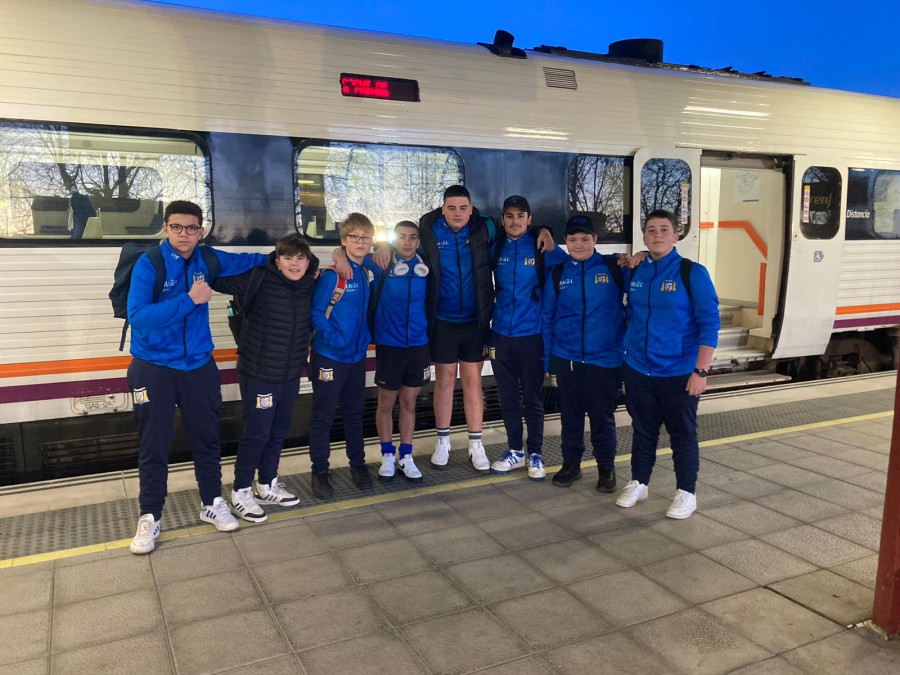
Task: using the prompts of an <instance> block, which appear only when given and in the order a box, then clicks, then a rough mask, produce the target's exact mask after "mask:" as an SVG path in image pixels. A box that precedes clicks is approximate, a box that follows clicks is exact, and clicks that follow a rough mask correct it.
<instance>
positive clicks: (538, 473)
mask: <svg viewBox="0 0 900 675" xmlns="http://www.w3.org/2000/svg"><path fill="white" fill-rule="evenodd" d="M528 477H529V478H530V479H531V480H544V478H546V477H547V472H546V471H544V458H543V457H541V456H540V455H539V454H537V453H536V452H533V453H531V454H530V455H528Z"/></svg>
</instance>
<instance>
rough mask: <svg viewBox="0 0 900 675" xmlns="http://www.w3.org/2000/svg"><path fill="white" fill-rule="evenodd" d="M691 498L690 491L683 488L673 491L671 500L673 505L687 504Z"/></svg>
mask: <svg viewBox="0 0 900 675" xmlns="http://www.w3.org/2000/svg"><path fill="white" fill-rule="evenodd" d="M690 500H691V493H690V492H687V491H685V490H678V492H676V493H675V499H674V501H673V504H672V505H673V506H687V505H688V503H689V502H690Z"/></svg>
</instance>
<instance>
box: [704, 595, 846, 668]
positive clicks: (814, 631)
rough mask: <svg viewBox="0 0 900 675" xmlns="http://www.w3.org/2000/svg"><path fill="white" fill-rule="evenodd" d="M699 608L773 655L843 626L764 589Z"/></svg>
mask: <svg viewBox="0 0 900 675" xmlns="http://www.w3.org/2000/svg"><path fill="white" fill-rule="evenodd" d="M700 609H702V610H703V611H705V612H707V613H709V614H712V615H713V616H714V617H716V618H717V619H719V620H720V621H722V622H723V623H724V624H725V625H727V626H729V627H731V628H733V629H734V630H736V631H738V632H739V633H741V634H742V635H744V636H745V637H748V638H750V639H751V640H753V641H754V642H755V643H757V644H758V645H760V646H761V647H763V648H764V649H766V650H767V651H770V652H772V653H773V654H780V653H781V652H785V651H788V650H790V649H795V648H796V647H800V646H802V645H805V644H808V643H810V642H814V641H816V640H821V639H822V638H824V637H827V636H829V635H834V634H836V633H839V632H841V631H842V630H843V629H844V627H843V626H841V625H839V624H836V623H835V622H833V621H829V620H827V619H825V618H823V617H821V616H819V615H818V614H816V613H814V612H811V611H809V610H808V609H805V608H804V607H802V606H800V605H798V604H797V603H795V602H791V601H790V600H788V599H786V598H784V597H782V596H780V595H778V594H777V593H773V592H772V591H770V590H768V589H765V588H755V589H753V590H749V591H747V592H745V593H738V594H737V595H732V596H730V597H727V598H721V599H719V600H714V601H712V602H708V603H706V604H704V605H701V606H700Z"/></svg>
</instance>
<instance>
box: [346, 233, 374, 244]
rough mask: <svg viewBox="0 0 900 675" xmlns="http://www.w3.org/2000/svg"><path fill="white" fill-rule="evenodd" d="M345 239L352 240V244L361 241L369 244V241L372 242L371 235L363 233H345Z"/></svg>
mask: <svg viewBox="0 0 900 675" xmlns="http://www.w3.org/2000/svg"><path fill="white" fill-rule="evenodd" d="M347 241H350V242H353V243H354V244H359V243H362V244H371V243H372V237H369V236H367V235H364V234H348V235H347Z"/></svg>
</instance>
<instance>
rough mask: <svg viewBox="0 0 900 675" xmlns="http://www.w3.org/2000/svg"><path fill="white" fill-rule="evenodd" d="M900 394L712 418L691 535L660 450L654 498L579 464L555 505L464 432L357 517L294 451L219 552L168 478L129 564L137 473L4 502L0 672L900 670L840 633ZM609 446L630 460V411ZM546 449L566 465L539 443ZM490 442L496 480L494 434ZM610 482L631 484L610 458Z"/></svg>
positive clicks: (852, 605) (728, 404)
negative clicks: (626, 496)
mask: <svg viewBox="0 0 900 675" xmlns="http://www.w3.org/2000/svg"><path fill="white" fill-rule="evenodd" d="M895 382H896V373H887V374H884V375H879V376H869V377H864V378H855V379H853V380H838V381H833V382H824V383H817V384H811V385H789V386H785V387H779V388H773V389H764V390H755V391H753V392H747V393H743V394H725V395H712V396H708V397H705V398H704V400H703V401H701V408H700V413H701V417H700V427H699V430H700V436H701V440H702V447H701V457H702V460H701V469H700V481H699V483H698V489H697V496H698V507H699V508H698V511H697V513H695V514H694V515H693V516H692V517H691V518H690V519H688V520H686V521H674V520H670V519H667V518H665V515H664V513H665V510H666V508H667V506H668V504H669V501H670V500H671V497H672V493H673V492H674V473H673V472H672V465H671V459H670V458H669V457H668V456H666V452H667V451H666V450H665V449H663V450H661V455H660V461H659V463H658V465H657V468H656V470H655V471H654V475H653V480H652V482H651V485H650V490H651V497H650V498H649V499H648V500H647V501H645V502H642V503H640V504H639V505H638V506H636V507H634V508H631V509H621V508H618V507H616V506H615V505H614V500H615V495H604V494H600V493H598V492H596V491H595V490H594V483H595V475H596V474H595V472H594V470H593V468H592V467H591V464H590V463H589V462H585V464H584V478H583V479H582V480H581V481H579V482H577V483H576V484H575V485H574V486H573V487H572V488H569V489H561V488H556V487H554V486H552V485H551V484H550V481H549V476H548V480H547V481H544V482H543V483H535V482H531V481H529V480H528V479H527V478H524V477H523V476H522V475H521V474H520V475H512V476H505V477H504V476H480V475H477V474H475V472H474V470H473V469H472V468H471V467H470V466H469V465H468V463H467V462H466V461H465V460H466V458H465V450H464V447H465V440H464V438H462V437H461V436H460V437H455V439H454V447H456V448H458V449H457V450H455V451H454V452H453V453H452V459H451V462H452V468H451V470H450V471H448V472H436V471H433V470H432V469H431V468H430V467H428V462H427V457H428V452H429V450H430V447H429V446H430V445H431V439H430V438H428V437H423V438H422V439H421V440H420V441H417V448H419V447H420V446H421V448H420V449H421V458H420V459H419V465H420V466H421V467H422V469H423V473H425V478H426V481H425V483H424V485H422V486H420V487H416V486H412V485H409V484H407V483H405V482H401V479H399V478H398V479H395V481H394V483H392V484H391V485H390V486H381V485H379V486H377V487H376V489H375V490H374V491H372V492H371V493H368V494H366V495H362V494H361V493H360V492H359V491H357V490H355V489H354V488H353V487H352V486H351V484H350V483H349V480H348V479H347V477H346V476H345V475H344V474H345V473H346V469H340V468H339V469H337V470H336V475H337V481H336V482H337V483H338V485H339V490H338V495H337V499H336V500H335V501H334V502H328V503H322V502H318V501H317V500H315V499H314V498H312V496H311V495H310V494H309V492H308V488H307V485H308V474H307V473H306V471H308V462H307V460H306V459H305V455H304V453H303V452H302V451H301V452H294V453H291V454H290V456H289V457H287V458H286V461H285V463H284V464H283V466H282V473H284V474H285V475H284V476H283V479H284V480H285V482H286V483H287V485H288V487H289V489H293V490H297V491H298V492H299V493H300V494H301V495H302V498H303V501H302V502H301V504H300V505H299V506H298V507H297V508H295V509H284V510H279V511H278V512H273V510H272V509H269V511H270V513H271V514H272V516H271V517H270V522H268V523H265V524H262V525H250V524H248V523H243V522H242V527H241V529H240V530H239V531H238V532H236V533H234V534H222V533H218V532H215V531H214V530H213V529H212V528H211V527H210V526H206V525H201V524H200V523H199V521H198V520H197V514H198V505H197V494H196V488H195V487H194V488H190V489H179V488H177V487H175V486H180V487H183V488H187V487H188V486H189V485H190V483H191V482H192V477H191V474H190V472H189V471H187V470H185V468H184V467H181V468H179V467H176V470H175V471H174V472H173V481H172V488H171V489H173V493H172V494H170V498H169V502H168V503H167V506H166V511H165V513H164V516H163V527H164V533H163V535H162V537H161V541H160V543H159V544H158V547H157V550H156V551H155V552H154V553H152V554H151V555H149V556H143V557H138V556H133V555H131V554H130V553H129V552H128V549H127V545H128V542H129V540H130V537H131V536H132V534H133V531H134V526H135V522H136V519H137V511H136V508H137V507H136V504H135V500H134V497H133V494H132V492H133V490H134V485H133V483H134V481H135V479H134V477H133V475H130V474H127V473H126V474H119V475H115V476H106V477H105V478H103V479H100V480H98V481H86V480H82V481H77V482H64V483H63V484H60V485H56V486H50V485H40V486H38V485H32V486H25V487H19V488H15V489H4V490H2V491H0V507H2V512H3V513H5V514H7V516H6V517H4V518H0V599H2V600H0V675H3V674H5V673H16V674H21V673H25V674H27V673H48V672H49V673H76V672H77V673H84V672H91V673H105V672H123V673H125V672H127V673H218V672H234V673H238V672H266V673H342V674H343V673H362V672H370V673H390V674H391V675H393V674H395V673H397V674H400V673H467V672H476V671H477V672H490V673H497V674H499V673H515V674H516V675H519V674H522V675H528V674H530V673H605V672H610V673H627V672H639V673H726V672H741V673H810V674H813V673H814V674H815V675H828V674H830V673H841V674H843V673H848V672H854V673H879V674H880V673H889V672H900V645H897V644H896V643H886V642H882V641H879V640H878V639H877V638H876V637H875V636H874V633H872V632H871V631H870V630H869V629H868V628H866V627H864V626H858V624H861V623H863V622H865V621H866V620H867V619H868V618H869V617H870V615H871V609H872V600H873V588H874V577H875V567H876V564H877V555H876V553H877V549H878V543H879V541H878V536H879V533H880V521H881V510H882V502H883V491H884V475H885V469H886V467H887V458H888V454H887V453H888V448H889V439H890V433H891V425H892V422H893V416H892V409H893V398H894V384H895ZM617 424H618V425H619V429H618V431H619V448H620V453H627V452H628V450H629V447H630V429H629V428H628V426H627V425H628V417H627V414H625V413H617ZM548 432H549V433H548V438H547V442H546V444H545V453H546V455H547V460H548V464H549V465H553V464H558V463H559V446H558V443H559V439H558V425H556V423H555V421H553V420H549V421H548ZM554 434H556V435H554ZM486 439H487V442H488V443H489V445H488V454H489V456H490V457H491V458H492V459H496V458H497V457H498V456H499V454H500V452H502V450H503V446H502V445H500V444H499V441H500V440H501V439H502V434H501V433H500V431H499V430H497V429H493V430H491V432H490V433H489V434H486ZM667 443H668V441H667V439H665V438H663V439H661V445H665V444H667ZM340 454H342V453H341V449H340V448H335V449H334V450H333V455H334V456H335V457H337V456H339V455H340ZM376 454H377V450H374V449H370V450H369V456H370V457H371V458H372V461H373V462H374V458H375V456H376ZM305 462H306V468H305V470H304V463H305ZM617 464H618V469H619V471H618V473H619V478H620V482H621V484H624V482H625V481H627V480H628V478H629V477H630V476H629V475H628V456H627V454H622V455H621V456H620V457H619V458H618V460H617ZM287 467H290V471H291V473H285V471H286V470H287V469H286V468H287ZM230 471H231V469H230V467H227V466H226V467H225V468H224V475H225V476H226V480H227V478H228V477H229V476H230ZM548 473H552V468H551V470H550V472H548ZM53 507H56V508H53ZM14 514H15V515H14Z"/></svg>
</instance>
